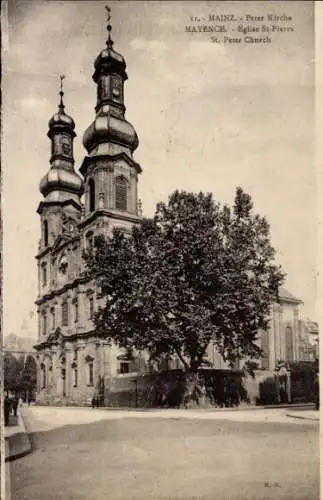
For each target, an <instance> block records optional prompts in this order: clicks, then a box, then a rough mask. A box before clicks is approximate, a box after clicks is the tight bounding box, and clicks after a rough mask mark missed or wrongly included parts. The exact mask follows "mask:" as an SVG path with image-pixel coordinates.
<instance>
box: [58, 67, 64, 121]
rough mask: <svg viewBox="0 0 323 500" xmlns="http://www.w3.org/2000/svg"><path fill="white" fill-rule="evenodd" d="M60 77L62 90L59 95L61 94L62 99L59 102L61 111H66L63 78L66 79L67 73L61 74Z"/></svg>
mask: <svg viewBox="0 0 323 500" xmlns="http://www.w3.org/2000/svg"><path fill="white" fill-rule="evenodd" d="M59 79H60V81H61V82H60V92H59V95H60V96H61V100H60V103H59V106H58V107H59V110H60V111H61V112H64V108H65V106H64V103H63V95H64V92H63V80H64V79H65V75H60V77H59Z"/></svg>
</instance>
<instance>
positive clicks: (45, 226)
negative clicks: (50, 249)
mask: <svg viewBox="0 0 323 500" xmlns="http://www.w3.org/2000/svg"><path fill="white" fill-rule="evenodd" d="M43 233H44V234H43V236H44V245H45V247H47V245H48V222H47V220H45V221H44V225H43Z"/></svg>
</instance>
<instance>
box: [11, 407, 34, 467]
mask: <svg viewBox="0 0 323 500" xmlns="http://www.w3.org/2000/svg"><path fill="white" fill-rule="evenodd" d="M18 422H19V427H20V428H21V431H20V432H17V433H16V434H13V435H12V436H7V437H6V438H5V448H6V457H5V462H12V461H13V460H17V459H18V458H22V457H24V456H26V455H28V454H29V453H31V452H32V446H31V441H30V438H29V435H28V433H27V430H26V426H25V422H24V420H23V417H22V414H21V412H19V413H18Z"/></svg>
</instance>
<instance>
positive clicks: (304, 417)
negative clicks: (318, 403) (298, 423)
mask: <svg viewBox="0 0 323 500" xmlns="http://www.w3.org/2000/svg"><path fill="white" fill-rule="evenodd" d="M286 417H290V418H298V419H300V420H310V421H311V422H319V421H320V417H319V416H318V417H309V416H303V415H295V413H286Z"/></svg>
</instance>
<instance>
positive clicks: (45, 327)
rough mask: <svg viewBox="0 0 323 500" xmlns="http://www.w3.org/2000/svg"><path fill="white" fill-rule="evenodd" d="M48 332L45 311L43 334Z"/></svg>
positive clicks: (44, 312)
mask: <svg viewBox="0 0 323 500" xmlns="http://www.w3.org/2000/svg"><path fill="white" fill-rule="evenodd" d="M46 334H47V313H46V311H43V336H45V335H46Z"/></svg>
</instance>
